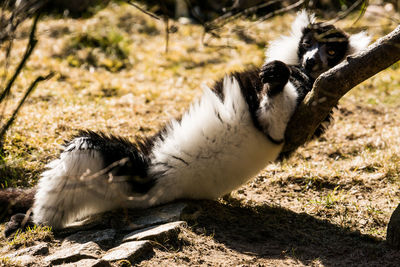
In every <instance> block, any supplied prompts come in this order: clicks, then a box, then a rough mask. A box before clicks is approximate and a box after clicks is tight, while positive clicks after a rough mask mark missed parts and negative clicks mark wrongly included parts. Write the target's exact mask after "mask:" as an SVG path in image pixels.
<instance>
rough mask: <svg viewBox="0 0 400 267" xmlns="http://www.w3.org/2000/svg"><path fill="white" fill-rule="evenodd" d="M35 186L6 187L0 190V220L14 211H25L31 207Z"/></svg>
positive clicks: (8, 216)
mask: <svg viewBox="0 0 400 267" xmlns="http://www.w3.org/2000/svg"><path fill="white" fill-rule="evenodd" d="M35 193H36V188H26V189H19V188H7V189H4V190H0V221H5V220H8V219H9V218H10V216H11V215H13V214H15V213H25V212H26V211H27V210H28V209H30V208H31V207H32V204H33V198H34V196H35Z"/></svg>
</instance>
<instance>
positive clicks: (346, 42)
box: [266, 10, 370, 79]
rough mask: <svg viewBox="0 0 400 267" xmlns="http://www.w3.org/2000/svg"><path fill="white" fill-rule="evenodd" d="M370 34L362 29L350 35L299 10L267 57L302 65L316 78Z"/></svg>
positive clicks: (362, 46) (363, 45)
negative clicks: (287, 30) (287, 29)
mask: <svg viewBox="0 0 400 267" xmlns="http://www.w3.org/2000/svg"><path fill="white" fill-rule="evenodd" d="M369 42H370V37H369V36H368V35H367V34H366V33H365V32H360V33H357V34H354V35H349V34H347V33H345V32H344V31H342V30H340V29H338V28H336V27H335V26H334V25H332V24H329V23H326V22H316V20H315V17H314V15H310V14H308V13H307V12H306V11H305V10H303V11H301V12H299V14H298V15H297V17H296V20H295V21H294V22H293V24H292V27H291V34H290V35H289V36H281V37H280V38H279V39H277V40H275V41H273V42H272V43H271V44H270V46H269V48H268V49H267V52H266V56H267V58H266V61H267V62H271V61H273V60H280V61H282V62H284V63H286V64H288V65H296V66H299V67H301V68H303V69H304V70H305V71H306V72H307V73H308V75H310V76H311V77H312V78H313V79H316V78H317V77H318V76H319V75H320V74H321V73H323V72H325V71H327V70H328V69H330V68H332V67H334V66H335V65H337V64H338V63H340V62H341V61H342V60H344V59H345V58H346V56H348V55H350V54H354V53H356V52H359V51H361V50H363V49H365V48H366V47H367V46H368V44H369Z"/></svg>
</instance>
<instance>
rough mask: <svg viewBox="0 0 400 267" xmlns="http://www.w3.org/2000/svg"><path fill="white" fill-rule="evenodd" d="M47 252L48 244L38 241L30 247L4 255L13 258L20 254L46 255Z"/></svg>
mask: <svg viewBox="0 0 400 267" xmlns="http://www.w3.org/2000/svg"><path fill="white" fill-rule="evenodd" d="M48 253H49V245H48V244H46V243H40V244H38V245H35V246H32V247H27V248H24V249H19V250H17V251H16V252H14V253H11V254H8V255H6V257H9V258H15V257H17V256H21V255H31V256H39V255H47V254H48Z"/></svg>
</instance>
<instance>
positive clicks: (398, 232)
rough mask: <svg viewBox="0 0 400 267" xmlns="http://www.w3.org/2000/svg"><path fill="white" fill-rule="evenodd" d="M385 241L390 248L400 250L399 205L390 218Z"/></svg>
mask: <svg viewBox="0 0 400 267" xmlns="http://www.w3.org/2000/svg"><path fill="white" fill-rule="evenodd" d="M386 241H387V242H388V244H389V246H391V247H392V248H394V249H399V250H400V204H399V206H398V207H397V208H396V209H395V210H394V212H393V214H392V216H391V217H390V221H389V225H388V228H387V234H386Z"/></svg>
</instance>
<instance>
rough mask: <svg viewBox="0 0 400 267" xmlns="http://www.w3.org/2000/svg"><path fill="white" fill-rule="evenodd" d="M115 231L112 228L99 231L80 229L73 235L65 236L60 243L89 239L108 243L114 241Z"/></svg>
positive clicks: (81, 241) (65, 243)
mask: <svg viewBox="0 0 400 267" xmlns="http://www.w3.org/2000/svg"><path fill="white" fill-rule="evenodd" d="M115 235H116V231H115V230H114V229H106V230H101V231H80V232H78V233H75V234H73V235H70V236H67V237H66V238H65V239H64V241H63V243H62V245H63V246H64V245H67V244H74V243H80V244H83V243H88V242H90V241H92V242H94V243H96V244H101V245H110V244H112V243H114V241H115Z"/></svg>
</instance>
